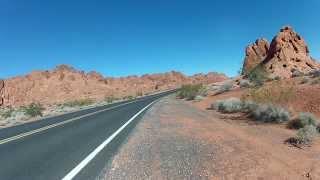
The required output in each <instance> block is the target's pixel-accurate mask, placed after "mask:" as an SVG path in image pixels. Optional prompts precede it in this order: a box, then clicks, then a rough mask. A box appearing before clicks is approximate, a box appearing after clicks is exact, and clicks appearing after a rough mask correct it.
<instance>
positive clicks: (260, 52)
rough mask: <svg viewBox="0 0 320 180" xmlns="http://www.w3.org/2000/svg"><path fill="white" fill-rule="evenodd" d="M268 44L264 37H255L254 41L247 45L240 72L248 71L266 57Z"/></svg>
mask: <svg viewBox="0 0 320 180" xmlns="http://www.w3.org/2000/svg"><path fill="white" fill-rule="evenodd" d="M269 46H270V45H269V42H268V40H266V39H264V38H261V39H257V40H256V42H255V43H253V44H251V45H249V46H247V48H246V57H245V59H244V64H243V68H242V74H246V73H248V72H250V71H251V70H252V69H253V68H254V67H256V66H257V65H258V64H260V63H261V62H262V61H263V60H264V59H265V58H266V57H267V53H268V50H269Z"/></svg>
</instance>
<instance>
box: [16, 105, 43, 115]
mask: <svg viewBox="0 0 320 180" xmlns="http://www.w3.org/2000/svg"><path fill="white" fill-rule="evenodd" d="M21 109H22V111H23V112H24V113H25V114H26V115H27V116H29V117H37V116H42V115H43V111H44V110H45V108H44V107H43V106H42V105H41V104H40V103H31V104H30V105H28V106H23V107H21Z"/></svg>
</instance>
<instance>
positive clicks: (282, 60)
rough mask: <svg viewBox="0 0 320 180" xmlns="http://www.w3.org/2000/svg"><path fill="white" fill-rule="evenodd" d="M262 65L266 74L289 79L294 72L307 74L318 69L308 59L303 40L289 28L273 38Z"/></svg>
mask: <svg viewBox="0 0 320 180" xmlns="http://www.w3.org/2000/svg"><path fill="white" fill-rule="evenodd" d="M263 64H264V65H265V67H266V69H267V70H268V72H270V73H272V74H274V75H276V76H280V77H284V78H289V77H291V76H292V72H294V71H296V70H297V71H300V72H303V73H308V72H310V71H312V70H314V69H319V68H320V65H319V63H317V62H316V61H314V60H313V59H312V58H311V57H310V55H309V49H308V46H307V44H306V42H305V41H304V39H303V38H302V37H301V36H300V35H298V34H297V33H296V32H294V31H293V29H292V28H291V27H289V26H286V27H283V28H282V29H281V30H280V32H279V33H278V35H277V36H276V37H274V38H273V40H272V42H271V45H270V49H269V51H268V55H267V57H266V59H265V60H264V62H263Z"/></svg>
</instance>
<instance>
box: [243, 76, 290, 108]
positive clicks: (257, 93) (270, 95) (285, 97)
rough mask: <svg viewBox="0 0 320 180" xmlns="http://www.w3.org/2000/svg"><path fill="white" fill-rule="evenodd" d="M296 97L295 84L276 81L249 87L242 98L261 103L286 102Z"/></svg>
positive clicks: (278, 103)
mask: <svg viewBox="0 0 320 180" xmlns="http://www.w3.org/2000/svg"><path fill="white" fill-rule="evenodd" d="M293 98H294V92H293V86H288V85H287V84H284V83H283V82H280V81H274V82H271V83H270V84H267V85H265V86H262V87H258V88H251V89H249V91H248V93H246V94H245V95H244V96H242V99H243V100H245V101H247V100H250V101H253V102H256V103H261V104H277V105H280V104H286V103H287V102H288V101H290V100H292V99H293Z"/></svg>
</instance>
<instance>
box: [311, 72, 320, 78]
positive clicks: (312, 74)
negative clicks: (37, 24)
mask: <svg viewBox="0 0 320 180" xmlns="http://www.w3.org/2000/svg"><path fill="white" fill-rule="evenodd" d="M309 76H311V77H313V78H317V77H320V70H313V71H311V72H309Z"/></svg>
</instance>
